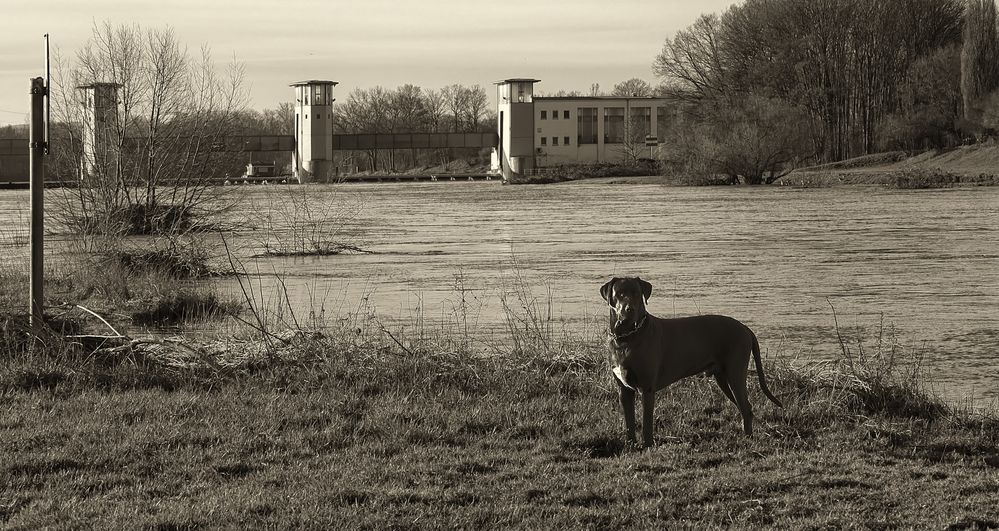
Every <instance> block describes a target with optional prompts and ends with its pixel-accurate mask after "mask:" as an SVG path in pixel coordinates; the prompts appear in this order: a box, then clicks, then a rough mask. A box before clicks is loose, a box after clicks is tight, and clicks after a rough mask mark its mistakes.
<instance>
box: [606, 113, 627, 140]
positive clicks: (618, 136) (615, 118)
mask: <svg viewBox="0 0 999 531" xmlns="http://www.w3.org/2000/svg"><path fill="white" fill-rule="evenodd" d="M623 142H624V107H607V108H605V109H604V144H621V143H623Z"/></svg>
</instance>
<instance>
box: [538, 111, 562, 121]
mask: <svg viewBox="0 0 999 531" xmlns="http://www.w3.org/2000/svg"><path fill="white" fill-rule="evenodd" d="M562 118H563V119H566V120H568V119H569V111H562ZM541 119H542V120H547V119H548V111H541ZM552 120H558V111H552Z"/></svg>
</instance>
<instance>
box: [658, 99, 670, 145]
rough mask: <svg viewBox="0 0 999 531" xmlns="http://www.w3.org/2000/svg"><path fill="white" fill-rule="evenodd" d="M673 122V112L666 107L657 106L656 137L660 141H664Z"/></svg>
mask: <svg viewBox="0 0 999 531" xmlns="http://www.w3.org/2000/svg"><path fill="white" fill-rule="evenodd" d="M672 122H673V116H672V113H670V112H669V109H667V108H666V107H656V137H657V138H658V139H659V142H662V141H663V138H665V137H666V132H667V131H669V128H670V126H671V125H672Z"/></svg>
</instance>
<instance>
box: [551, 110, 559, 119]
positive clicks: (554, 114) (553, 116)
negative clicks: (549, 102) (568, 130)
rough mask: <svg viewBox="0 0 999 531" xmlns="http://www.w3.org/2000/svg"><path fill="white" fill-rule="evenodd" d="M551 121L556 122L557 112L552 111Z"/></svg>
mask: <svg viewBox="0 0 999 531" xmlns="http://www.w3.org/2000/svg"><path fill="white" fill-rule="evenodd" d="M552 120H558V111H552Z"/></svg>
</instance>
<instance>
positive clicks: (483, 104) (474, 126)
mask: <svg viewBox="0 0 999 531" xmlns="http://www.w3.org/2000/svg"><path fill="white" fill-rule="evenodd" d="M465 105H466V111H465V113H466V115H467V116H468V129H469V131H478V129H479V123H480V122H481V120H482V119H483V117H484V116H485V114H486V112H487V111H488V110H489V98H488V97H487V96H486V91H485V90H484V89H483V88H482V87H481V86H480V85H475V86H473V87H469V88H468V89H466V103H465Z"/></svg>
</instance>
